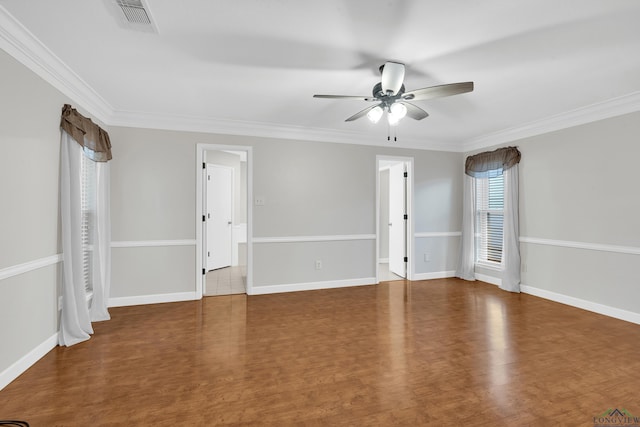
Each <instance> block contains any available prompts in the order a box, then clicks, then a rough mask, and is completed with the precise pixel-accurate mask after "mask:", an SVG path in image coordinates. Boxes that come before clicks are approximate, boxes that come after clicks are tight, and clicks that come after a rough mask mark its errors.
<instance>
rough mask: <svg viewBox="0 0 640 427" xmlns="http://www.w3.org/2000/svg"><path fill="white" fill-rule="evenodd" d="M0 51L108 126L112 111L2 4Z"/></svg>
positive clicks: (0, 8)
mask: <svg viewBox="0 0 640 427" xmlns="http://www.w3.org/2000/svg"><path fill="white" fill-rule="evenodd" d="M0 48H2V49H3V50H4V51H6V52H7V53H8V54H9V55H11V56H12V57H13V58H15V59H16V60H17V61H19V62H20V63H22V65H24V66H25V67H27V68H29V69H30V70H31V71H33V72H34V73H36V74H37V75H38V76H40V77H41V78H42V79H44V80H45V81H46V82H47V83H49V84H51V85H52V86H53V87H55V88H56V89H58V90H59V91H60V92H62V93H63V94H64V95H66V96H68V97H69V98H70V99H71V100H72V101H74V102H76V103H77V104H78V105H79V106H81V107H82V108H83V109H85V110H87V111H88V112H89V113H91V114H92V115H93V116H94V117H95V118H96V119H97V120H100V121H102V122H104V123H105V124H107V123H108V122H109V117H110V116H111V115H112V114H113V108H112V107H111V106H110V105H109V103H107V102H106V101H105V100H104V99H103V98H102V97H101V96H100V95H99V94H98V93H97V92H96V91H95V90H94V89H93V88H92V87H91V86H89V84H87V83H86V82H85V81H84V80H82V79H81V78H80V77H79V76H78V75H77V74H76V73H75V72H73V70H71V68H69V66H68V65H67V64H65V63H64V62H63V61H62V60H61V59H60V58H58V57H57V56H56V55H55V54H54V53H53V52H51V50H49V48H47V47H46V46H45V45H44V44H43V43H42V42H41V41H40V40H39V39H38V38H37V37H36V36H35V35H33V33H31V32H30V31H29V30H28V29H27V28H25V26H24V25H22V24H21V23H20V22H19V21H18V20H17V19H16V18H14V17H13V15H11V14H10V13H9V12H8V11H7V10H6V9H5V8H4V7H3V6H1V5H0Z"/></svg>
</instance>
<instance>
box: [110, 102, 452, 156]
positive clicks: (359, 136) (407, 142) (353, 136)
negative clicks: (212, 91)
mask: <svg viewBox="0 0 640 427" xmlns="http://www.w3.org/2000/svg"><path fill="white" fill-rule="evenodd" d="M109 124H110V125H112V126H122V127H136V128H147V129H161V130H173V131H186V132H202V133H215V134H223V135H238V136H254V137H262V138H279V139H294V140H303V141H319V142H334V143H342V144H358V145H369V146H380V147H390V146H392V147H394V148H412V149H419V150H435V151H454V152H461V151H462V147H461V146H460V145H458V144H455V143H447V142H442V141H424V140H419V139H416V138H404V137H403V138H401V140H400V141H397V142H389V141H387V140H386V138H384V136H383V135H382V134H380V135H374V134H370V133H362V132H352V131H344V130H340V131H338V130H332V129H323V128H313V127H306V126H294V125H279V124H274V123H263V122H253V121H245V120H230V119H218V118H212V117H198V116H179V115H175V114H158V113H147V112H140V111H116V112H115V113H114V114H113V116H112V117H111V120H110V121H109Z"/></svg>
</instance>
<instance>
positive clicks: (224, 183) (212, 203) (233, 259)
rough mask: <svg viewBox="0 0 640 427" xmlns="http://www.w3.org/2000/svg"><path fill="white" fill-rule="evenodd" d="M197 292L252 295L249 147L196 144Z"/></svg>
mask: <svg viewBox="0 0 640 427" xmlns="http://www.w3.org/2000/svg"><path fill="white" fill-rule="evenodd" d="M197 157H198V164H197V167H198V174H197V183H198V184H197V206H196V213H197V215H196V221H197V224H196V246H197V249H196V259H197V263H196V264H197V265H196V268H197V271H196V274H197V280H196V292H197V294H198V295H199V296H203V295H204V296H214V295H231V294H244V293H247V294H251V289H252V274H251V272H252V242H251V233H252V231H251V230H252V226H251V224H252V209H251V203H249V200H251V192H252V190H251V179H252V178H251V175H252V173H251V169H252V164H251V159H252V156H251V147H240V146H226V145H217V144H198V156H197Z"/></svg>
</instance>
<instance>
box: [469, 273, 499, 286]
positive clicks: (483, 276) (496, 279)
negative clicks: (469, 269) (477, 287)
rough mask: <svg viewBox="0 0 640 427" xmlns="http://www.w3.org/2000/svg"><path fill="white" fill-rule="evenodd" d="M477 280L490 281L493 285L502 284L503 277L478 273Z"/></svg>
mask: <svg viewBox="0 0 640 427" xmlns="http://www.w3.org/2000/svg"><path fill="white" fill-rule="evenodd" d="M475 276H476V280H480V281H481V282H486V283H490V284H492V285H496V286H500V285H502V279H501V278H499V277H493V276H488V275H486V274H480V273H476V274H475Z"/></svg>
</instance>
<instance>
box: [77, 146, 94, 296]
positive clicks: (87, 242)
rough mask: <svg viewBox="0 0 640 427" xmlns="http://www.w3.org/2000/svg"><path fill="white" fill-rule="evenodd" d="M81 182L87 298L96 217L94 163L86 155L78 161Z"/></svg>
mask: <svg viewBox="0 0 640 427" xmlns="http://www.w3.org/2000/svg"><path fill="white" fill-rule="evenodd" d="M80 168H81V173H82V183H81V186H82V188H81V190H80V209H81V219H80V221H81V230H82V231H81V237H82V279H83V282H84V288H85V290H86V292H87V298H89V296H90V295H91V293H92V292H93V278H92V275H93V242H94V229H95V218H96V216H95V215H96V163H95V162H94V161H93V160H91V159H90V158H88V157H87V156H86V155H83V156H82V161H81V163H80Z"/></svg>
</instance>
